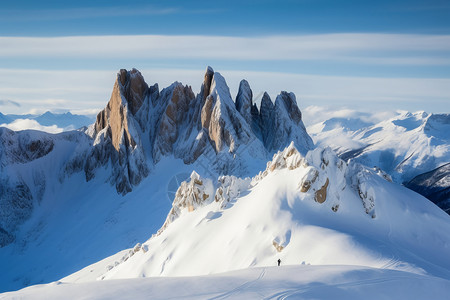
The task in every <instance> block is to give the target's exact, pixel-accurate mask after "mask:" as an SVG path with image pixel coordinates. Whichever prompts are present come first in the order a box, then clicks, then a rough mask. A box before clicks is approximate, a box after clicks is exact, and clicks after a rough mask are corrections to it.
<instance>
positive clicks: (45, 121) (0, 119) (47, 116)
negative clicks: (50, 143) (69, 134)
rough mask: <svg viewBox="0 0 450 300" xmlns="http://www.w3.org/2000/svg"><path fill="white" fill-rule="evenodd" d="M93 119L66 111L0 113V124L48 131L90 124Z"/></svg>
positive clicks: (65, 129)
mask: <svg viewBox="0 0 450 300" xmlns="http://www.w3.org/2000/svg"><path fill="white" fill-rule="evenodd" d="M93 121H94V119H92V118H90V117H88V116H83V115H76V114H72V113H70V112H67V113H61V114H59V113H52V112H49V111H47V112H45V113H44V114H42V115H33V114H26V115H13V114H8V115H3V114H2V113H0V126H2V127H7V128H10V129H12V130H15V131H18V130H27V129H38V130H42V131H47V132H50V133H59V132H62V131H70V130H75V129H78V128H81V127H84V126H88V125H90V124H92V122H93Z"/></svg>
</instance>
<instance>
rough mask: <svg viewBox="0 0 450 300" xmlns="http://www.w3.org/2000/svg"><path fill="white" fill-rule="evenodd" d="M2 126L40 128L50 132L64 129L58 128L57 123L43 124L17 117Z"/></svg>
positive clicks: (20, 128) (16, 128) (17, 128)
mask: <svg viewBox="0 0 450 300" xmlns="http://www.w3.org/2000/svg"><path fill="white" fill-rule="evenodd" d="M0 127H6V128H9V129H11V130H14V131H21V130H27V129H33V130H40V131H45V132H48V133H60V132H63V131H64V130H63V129H62V128H58V126H56V125H52V126H43V125H41V124H39V123H38V122H37V121H36V120H30V119H17V120H14V121H13V122H12V123H9V124H0Z"/></svg>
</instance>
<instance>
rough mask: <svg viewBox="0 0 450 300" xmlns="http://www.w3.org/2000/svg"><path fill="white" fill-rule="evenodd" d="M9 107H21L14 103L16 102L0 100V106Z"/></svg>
mask: <svg viewBox="0 0 450 300" xmlns="http://www.w3.org/2000/svg"><path fill="white" fill-rule="evenodd" d="M9 105H12V106H15V107H20V106H21V105H20V103H19V102H16V101H13V100H3V99H0V106H9Z"/></svg>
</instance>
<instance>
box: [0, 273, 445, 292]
mask: <svg viewBox="0 0 450 300" xmlns="http://www.w3.org/2000/svg"><path fill="white" fill-rule="evenodd" d="M449 294H450V282H449V281H448V280H445V279H441V278H436V277H431V276H424V275H418V274H413V273H408V272H401V271H394V270H386V269H383V270H381V269H372V268H363V267H358V266H312V265H311V266H309V265H300V266H281V267H267V268H250V269H246V270H239V271H233V272H228V273H224V274H217V275H209V276H192V277H160V278H155V277H152V278H135V279H121V280H108V281H96V282H87V283H75V284H73V283H72V284H70V283H69V284H67V283H61V282H54V283H51V284H48V285H41V286H32V287H28V288H26V289H23V290H20V291H17V292H12V293H5V294H3V295H0V299H45V300H51V299H67V297H68V296H69V295H70V298H72V299H181V298H182V299H287V298H289V299H336V300H339V299H344V300H348V299H366V300H370V299H374V300H379V299H408V300H413V299H420V300H422V299H446V298H447V297H448V295H449Z"/></svg>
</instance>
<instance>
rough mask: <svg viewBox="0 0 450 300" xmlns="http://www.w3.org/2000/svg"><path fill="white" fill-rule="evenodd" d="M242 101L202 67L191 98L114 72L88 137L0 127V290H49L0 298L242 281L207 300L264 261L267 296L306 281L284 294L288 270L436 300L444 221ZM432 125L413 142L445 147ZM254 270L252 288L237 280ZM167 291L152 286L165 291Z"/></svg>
mask: <svg viewBox="0 0 450 300" xmlns="http://www.w3.org/2000/svg"><path fill="white" fill-rule="evenodd" d="M252 98H253V95H252V91H251V89H250V86H249V83H248V82H247V81H245V80H243V81H242V82H241V83H240V86H239V91H238V94H237V96H236V98H235V99H234V100H233V99H232V97H231V95H230V92H229V89H228V86H227V84H226V82H225V79H224V78H223V77H222V76H221V75H220V74H219V73H217V72H214V71H213V70H212V68H209V67H208V68H207V70H206V72H205V76H204V78H203V83H202V85H201V89H200V93H199V94H198V95H194V93H193V92H192V89H191V88H190V87H189V86H184V85H182V84H181V83H178V82H175V83H173V84H172V85H170V86H169V87H167V88H164V89H162V90H159V87H158V85H157V84H153V85H148V84H147V83H146V82H145V81H144V78H143V76H142V75H141V73H140V72H139V71H137V70H135V69H133V70H131V71H126V70H120V72H119V73H118V75H117V80H116V81H115V83H114V87H113V91H112V94H111V98H110V100H109V102H108V104H107V105H106V107H105V109H104V110H102V111H101V112H100V113H99V114H98V115H97V117H96V121H95V123H94V124H92V125H90V126H89V127H88V128H87V129H86V130H80V131H71V132H65V133H61V134H56V135H55V134H48V133H43V132H37V131H21V132H14V131H11V130H9V129H7V128H0V139H1V142H2V143H1V146H0V168H1V173H0V176H1V180H0V185H1V186H0V188H1V190H2V191H6V192H2V193H1V194H0V214H1V215H0V228H1V229H0V242H1V243H2V244H1V247H0V269H1V270H7V272H0V290H1V291H6V290H14V289H18V288H21V287H23V286H28V285H32V284H37V283H48V282H50V281H55V280H59V281H57V282H55V283H53V284H50V285H46V286H44V287H43V290H42V289H41V290H40V289H39V287H32V288H30V289H25V290H22V291H19V292H17V293H11V294H8V293H7V294H4V296H5V297H6V298H9V297H11V298H14V297H21V296H26V295H29V296H30V295H31V297H32V298H33V296H34V297H37V296H36V295H37V293H39V295H44V296H43V297H45V298H46V297H53V298H60V297H61V295H64V293H66V292H67V291H70V290H71V289H72V287H73V288H74V289H75V290H78V291H81V290H82V291H83V292H82V294H79V293H77V295H80V297H95V295H92V294H90V293H95V292H96V290H97V288H98V289H100V290H103V291H104V289H109V287H110V285H109V284H108V283H102V284H97V283H94V281H99V282H108V281H109V279H119V280H120V281H116V282H118V283H120V284H119V285H118V286H117V287H116V288H113V289H112V290H114V291H119V290H122V291H123V290H124V285H125V284H126V283H125V281H123V280H122V279H124V278H132V280H130V281H127V282H128V283H129V284H130V286H135V287H138V288H139V289H140V288H143V285H142V283H141V281H139V279H137V278H141V277H148V276H180V275H181V276H193V275H199V276H200V275H201V276H203V275H208V274H216V273H220V272H231V273H227V274H228V275H214V276H219V277H214V276H208V277H201V278H202V279H203V278H206V280H210V282H215V283H217V282H218V280H220V279H218V280H215V279H214V278H230V277H231V278H233V277H234V278H237V279H224V281H225V282H227V283H230V286H233V285H235V283H236V280H241V278H243V280H247V281H248V282H250V283H249V284H244V286H243V287H239V286H238V287H236V288H234V289H233V290H229V291H226V290H224V291H222V292H221V293H220V295H215V296H218V298H221V297H226V296H227V295H233V293H234V292H235V291H237V290H239V289H241V290H242V291H245V288H246V287H249V286H251V285H252V282H258V281H259V280H260V279H262V278H263V277H264V273H265V268H266V267H269V266H274V265H276V262H277V260H278V259H281V262H282V266H283V267H282V268H284V266H286V265H298V266H297V267H292V268H293V269H289V267H288V268H287V269H286V270H287V272H286V273H285V275H273V274H279V273H278V272H279V271H277V270H274V269H270V268H269V269H268V274H269V275H268V277H269V278H272V279H271V280H269V281H268V284H269V285H270V284H275V285H276V288H272V289H269V290H267V291H266V292H265V293H268V296H270V295H273V297H277V296H276V295H277V294H278V295H279V296H280V297H283V295H285V296H287V295H296V293H299V291H300V288H299V285H301V284H302V283H301V282H303V284H305V281H302V280H300V279H299V281H295V280H294V281H292V280H290V277H292V276H293V274H296V273H297V271H298V272H299V274H303V275H301V276H306V273H305V272H308V273H312V274H316V275H315V276H316V277H314V276H313V277H310V279H309V280H310V281H308V283H307V285H308V287H309V288H311V287H313V286H314V284H315V283H317V282H323V283H324V284H328V285H331V284H332V283H333V282H339V285H341V284H344V281H345V280H344V281H343V280H342V277H341V275H336V274H339V273H341V274H346V275H345V276H347V277H346V278H352V279H351V280H353V281H351V282H350V283H348V281H345V282H347V284H350V285H352V286H353V285H360V284H361V282H367V283H369V285H372V287H373V284H375V285H376V286H377V287H379V288H381V289H383V288H385V289H386V290H388V291H390V295H391V296H392V295H396V293H397V294H402V295H405V291H408V293H407V295H412V294H411V291H412V290H414V291H416V290H419V291H421V290H423V289H420V288H419V287H423V286H424V283H427V286H433V288H436V292H435V293H436V294H435V295H445V294H447V292H448V282H449V280H450V263H449V261H448V259H447V256H448V250H449V247H450V246H449V245H450V218H449V216H448V215H447V214H445V213H444V212H443V211H442V210H440V209H439V208H438V207H436V206H435V205H434V204H432V203H431V202H429V201H428V200H426V199H425V198H424V197H422V196H420V195H419V194H417V193H414V192H412V191H411V190H409V189H407V188H405V187H402V186H400V185H398V184H396V183H394V182H391V177H390V176H389V175H388V174H387V173H385V172H384V171H383V170H381V169H380V168H373V169H372V168H368V167H365V166H363V165H362V164H359V163H357V162H356V161H355V160H356V159H353V160H352V161H349V162H347V161H346V160H343V159H340V158H339V157H338V156H337V155H336V154H335V153H334V152H333V151H332V149H331V148H328V147H316V148H314V147H313V144H312V140H311V138H310V137H309V135H308V134H307V132H306V130H305V127H304V125H303V121H302V114H301V112H300V110H299V108H298V106H297V103H296V99H295V96H294V95H293V94H292V93H287V92H281V93H280V95H279V96H278V97H277V98H276V100H275V102H272V101H271V99H270V98H269V96H268V94H264V96H263V98H262V100H261V106H260V107H257V106H256V105H255V104H254V103H253V99H252ZM428 119H429V118H428ZM344 121H345V120H344ZM336 122H338V123H339V122H340V123H342V122H343V120H337V121H336ZM430 122H431V123H429V124H430V125H428V129H427V130H425V129H424V131H426V132H433V136H436V135H439V134H442V135H444V137H445V134H444V133H441V129H436V126H441V125H439V124H441V123H442V120H441V119H439V118H438V121H436V120H435V119H432V120H431V121H430ZM433 122H434V123H433ZM436 122H437V123H436ZM404 123H405V122H404ZM444 123H445V122H444ZM330 124H331V123H330ZM407 124H409V123H408V122H406V123H405V124H403V125H405V126H407ZM436 124H438V125H436ZM350 125H351V124H350ZM353 125H355V126H354V127H351V126H347V128H349V129H348V130H354V129H355V128H356V127H359V126H361V124H353ZM330 126H331V125H330ZM333 126H334V125H333ZM386 126H387V127H389V125H388V124H387V125H386ZM445 126H446V125H445ZM424 127H426V126H425V125H424ZM433 130H435V131H433ZM376 131H377V130H374V131H373V132H371V133H372V134H376ZM394 132H395V130H394ZM398 132H401V133H406V134H407V132H408V131H405V130H403V131H401V130H399V131H398ZM369 135H371V134H369ZM374 138H375V137H374ZM433 145H434V144H433ZM439 145H440V144H439ZM439 145H438V146H439ZM438 146H436V147H438ZM439 147H441V148H439V149H441V150H442V149H444V150H445V149H446V148H442V146H439ZM335 148H336V147H335ZM338 150H339V151H340V150H341V149H340V148H339V149H338ZM347 150H350V149H347ZM444 150H443V151H444ZM340 153H341V154H342V153H343V152H342V151H341V152H340ZM430 155H435V156H436V159H440V157H441V156H442V155H441V156H440V155H439V152H433V153H431V154H430ZM355 157H357V156H355ZM411 157H414V158H415V156H414V155H412V156H411ZM363 162H364V161H363ZM406 165H408V164H405V166H406ZM402 170H408V169H407V168H405V169H402ZM394 178H396V177H395V176H394ZM180 182H181V184H179V183H180ZM302 266H303V267H302ZM245 268H250V269H249V270H247V271H236V270H238V269H245ZM251 268H255V269H254V270H257V271H252V270H251ZM302 268H303V269H302ZM305 270H306V271H305ZM255 272H256V273H257V274H258V275H257V276H258V278H259V279H258V278H255V279H254V280H252V279H250V278H252V276H254V275H255V274H256V273H255ZM351 274H353V275H351ZM355 274H356V275H355ZM319 275H322V276H323V277H322V278H321V279H319V278H318V277H319ZM220 276H222V277H220ZM273 276H275V277H273ZM386 277H387V278H390V279H389V280H394V281H395V282H398V283H399V285H396V286H395V287H394V286H393V285H391V284H388V283H386V284H385V282H386ZM199 278H200V277H199ZM274 278H275V279H274ZM302 278H303V277H302ZM311 278H315V279H317V280H314V281H311V280H312V279H311ZM398 278H403V279H402V280H400V281H399V280H398ZM405 278H406V279H405ZM161 280H163V279H161ZM179 280H182V279H179ZM192 280H194V279H192ZM168 282H169V281H162V282H161V284H162V285H164V286H166V287H170V288H172V289H173V287H174V286H173V285H170V284H169V283H168ZM172 282H174V281H172ZM176 282H180V281H176ZM261 282H264V281H261ZM281 282H291V283H292V285H288V286H289V287H290V288H287V287H286V285H283V284H281V285H280V283H281ZM411 282H415V283H417V286H415V289H410V288H409V287H410V283H411ZM419 282H421V283H419ZM161 284H158V285H161ZM183 284H186V283H183ZM150 286H152V287H154V286H156V285H155V284H151V285H150ZM53 287H54V288H53ZM60 287H63V288H62V289H60ZM65 287H66V288H65ZM80 287H81V290H80ZM83 287H86V289H84V288H83ZM143 290H146V291H147V288H143ZM188 290H189V289H188ZM201 290H202V289H199V290H198V291H199V293H200V292H201ZM203 291H204V292H205V294H208V295H209V294H211V293H216V292H213V291H212V290H207V291H205V290H203ZM399 291H400V292H399ZM28 292H30V293H31V294H28ZM54 292H56V293H54ZM83 293H85V294H83ZM86 293H87V294H86ZM261 293H263V292H262V291H261ZM355 293H356V294H358V293H361V289H356V291H355ZM356 294H352V295H356ZM419 294H420V295H423V294H421V293H420V292H418V293H417V294H416V295H419ZM52 295H53V296H52ZM74 295H75V294H74ZM109 295H111V294H109ZM133 295H136V296H137V297H139V295H141V294H139V293H137V294H133ZM173 295H175V294H173ZM177 295H178V294H177ZM221 295H222V296H221ZM258 295H259V296H261V295H262V294H258ZM328 295H329V294H328ZM2 296H3V295H2ZM97 296H98V295H97ZM213 296H214V295H213ZM105 297H108V296H105ZM192 297H194V296H192ZM202 297H203V296H202ZM253 297H258V296H253ZM258 298H260V297H258Z"/></svg>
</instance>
